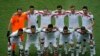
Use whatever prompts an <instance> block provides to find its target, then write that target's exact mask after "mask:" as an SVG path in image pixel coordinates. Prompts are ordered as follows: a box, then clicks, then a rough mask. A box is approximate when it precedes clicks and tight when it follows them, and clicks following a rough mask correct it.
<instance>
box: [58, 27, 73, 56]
mask: <svg viewBox="0 0 100 56" xmlns="http://www.w3.org/2000/svg"><path fill="white" fill-rule="evenodd" d="M67 44H69V45H70V47H71V56H73V55H74V43H73V39H72V34H71V32H70V31H69V30H68V27H67V26H64V27H63V30H61V29H60V39H59V51H60V52H59V56H61V51H62V47H63V46H64V51H65V54H68V52H67V46H68V45H67Z"/></svg>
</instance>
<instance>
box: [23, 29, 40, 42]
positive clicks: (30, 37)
mask: <svg viewBox="0 0 100 56" xmlns="http://www.w3.org/2000/svg"><path fill="white" fill-rule="evenodd" d="M24 32H26V33H27V34H28V38H29V39H30V41H31V40H32V41H36V40H38V39H39V32H40V31H39V29H37V30H36V32H35V33H34V34H33V33H32V32H31V29H26V30H24Z"/></svg>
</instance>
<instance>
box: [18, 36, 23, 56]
mask: <svg viewBox="0 0 100 56" xmlns="http://www.w3.org/2000/svg"><path fill="white" fill-rule="evenodd" d="M17 44H18V46H19V54H20V56H24V48H23V44H22V41H21V39H20V38H19V41H18V42H17Z"/></svg>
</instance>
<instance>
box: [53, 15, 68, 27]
mask: <svg viewBox="0 0 100 56" xmlns="http://www.w3.org/2000/svg"><path fill="white" fill-rule="evenodd" d="M65 16H66V14H64V13H62V14H58V13H56V14H55V21H56V22H55V26H56V27H57V28H63V27H64V25H65V24H64V18H65Z"/></svg>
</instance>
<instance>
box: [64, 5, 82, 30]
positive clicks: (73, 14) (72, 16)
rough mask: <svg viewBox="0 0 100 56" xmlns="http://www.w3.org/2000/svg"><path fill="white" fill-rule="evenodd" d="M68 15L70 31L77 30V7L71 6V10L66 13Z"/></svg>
mask: <svg viewBox="0 0 100 56" xmlns="http://www.w3.org/2000/svg"><path fill="white" fill-rule="evenodd" d="M66 15H67V16H68V19H69V21H68V24H69V25H68V27H69V28H70V29H76V28H79V16H80V14H79V12H78V11H77V10H75V6H74V5H72V6H70V10H69V11H66Z"/></svg>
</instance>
